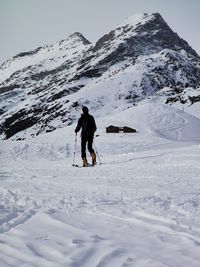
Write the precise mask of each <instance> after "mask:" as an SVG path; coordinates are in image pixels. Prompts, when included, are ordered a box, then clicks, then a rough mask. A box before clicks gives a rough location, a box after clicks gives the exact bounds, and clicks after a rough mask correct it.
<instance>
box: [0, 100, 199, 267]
mask: <svg viewBox="0 0 200 267" xmlns="http://www.w3.org/2000/svg"><path fill="white" fill-rule="evenodd" d="M149 105H150V104H147V106H146V105H144V107H138V109H139V111H140V112H141V109H143V111H144V116H143V119H144V123H145V124H146V125H147V124H148V127H147V126H146V125H145V127H147V129H145V128H142V126H141V128H140V132H139V133H137V134H135V135H123V134H119V135H117V136H115V135H106V134H104V133H103V132H102V133H101V134H100V137H98V138H96V140H95V144H96V147H97V148H98V152H99V154H100V157H101V160H102V161H103V164H102V165H101V166H97V167H94V168H73V167H72V166H71V164H72V156H73V144H74V136H73V131H72V128H70V127H69V128H68V129H67V130H65V129H61V130H58V131H57V132H53V133H51V134H49V135H47V136H48V139H47V137H46V135H43V136H41V137H38V138H35V139H33V141H30V142H27V141H20V142H12V141H1V143H0V144H1V153H0V161H1V169H0V182H1V184H0V266H1V267H8V266H12V267H45V266H48V267H51V266H53V267H64V266H65V267H66V266H69V267H107V266H109V267H110V266H112V267H131V266H134V267H169V266H170V267H199V262H200V253H199V252H200V204H199V203H200V175H199V173H200V166H199V161H200V154H199V149H200V138H199V139H198V133H196V135H195V131H193V132H192V133H190V132H189V130H188V129H189V128H188V127H192V129H200V127H199V125H198V123H199V120H198V119H197V118H196V119H194V118H193V117H191V116H189V115H188V114H186V113H184V112H181V111H178V110H176V109H169V108H167V107H162V106H158V107H156V108H154V107H152V105H150V106H149ZM147 107H148V108H149V110H150V111H151V112H149V110H148V109H147ZM129 112H130V113H129ZM123 114H124V115H123ZM147 114H151V115H150V117H147ZM131 116H132V113H131V111H127V112H125V113H122V114H119V120H121V121H126V120H127V122H128V121H131V120H133V121H135V123H136V124H137V123H138V125H140V124H139V122H140V117H137V116H138V115H137V110H136V111H135V113H134V116H135V117H131ZM145 118H146V120H145ZM107 120H108V123H109V121H112V117H111V118H108V119H107ZM101 127H102V129H103V128H104V125H102V126H101V125H100V129H101ZM198 127H199V128H198ZM66 136H67V137H68V140H67V142H66V140H65V138H66ZM47 140H48V141H47ZM66 143H67V144H66ZM77 148H78V149H77V155H76V162H77V163H79V164H81V162H80V159H79V155H80V142H79V143H78V146H77Z"/></svg>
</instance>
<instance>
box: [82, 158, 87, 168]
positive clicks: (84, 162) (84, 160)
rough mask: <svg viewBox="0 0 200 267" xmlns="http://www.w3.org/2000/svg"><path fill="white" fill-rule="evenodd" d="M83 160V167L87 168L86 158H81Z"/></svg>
mask: <svg viewBox="0 0 200 267" xmlns="http://www.w3.org/2000/svg"><path fill="white" fill-rule="evenodd" d="M82 160H83V167H87V166H88V162H87V159H86V158H82Z"/></svg>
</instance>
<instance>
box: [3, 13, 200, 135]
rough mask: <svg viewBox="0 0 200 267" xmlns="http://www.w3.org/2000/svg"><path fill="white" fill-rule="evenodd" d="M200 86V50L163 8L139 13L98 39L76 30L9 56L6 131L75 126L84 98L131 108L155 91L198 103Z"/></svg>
mask: <svg viewBox="0 0 200 267" xmlns="http://www.w3.org/2000/svg"><path fill="white" fill-rule="evenodd" d="M199 87H200V58H199V56H198V55H197V53H196V52H195V51H194V50H193V49H192V48H191V47H190V46H189V45H188V43H187V42H186V41H184V40H183V39H181V38H180V37H179V36H178V35H177V34H176V33H174V32H173V31H172V30H171V29H170V27H169V26H168V25H167V23H166V22H165V21H164V20H163V18H162V17H161V16H160V14H158V13H155V14H152V15H147V14H144V15H135V16H132V17H130V18H128V19H126V20H125V21H124V22H123V23H122V24H121V25H119V26H117V27H116V28H115V29H113V30H112V31H111V32H110V33H108V34H106V35H104V36H103V37H102V38H100V39H99V40H98V41H97V42H96V44H94V45H93V44H91V43H90V42H89V41H88V40H87V39H86V38H84V37H83V36H82V35H81V34H80V33H74V34H72V35H70V36H69V37H68V38H66V39H64V40H62V41H60V42H58V43H55V44H53V45H50V46H45V47H40V48H37V49H36V50H34V51H30V52H25V53H21V54H19V55H17V56H15V57H13V58H12V59H10V60H8V61H7V62H5V63H4V64H3V65H2V66H1V67H0V114H1V120H0V125H1V127H0V133H1V138H6V139H8V138H10V137H12V138H14V139H21V138H26V137H28V136H35V135H38V134H40V133H42V132H44V131H45V132H49V131H53V130H55V129H57V128H60V127H65V126H69V125H71V124H72V123H73V122H74V121H75V120H76V119H77V116H79V112H77V111H79V110H80V105H84V104H86V105H89V107H90V108H91V110H92V112H93V113H94V114H95V115H96V116H102V114H103V113H104V112H103V109H105V110H107V112H109V113H110V114H112V113H114V112H116V109H123V110H126V109H127V108H128V107H131V106H133V105H136V104H137V103H138V102H139V101H141V100H142V99H144V98H146V97H151V96H154V95H155V94H161V95H162V97H163V96H164V97H165V101H166V103H176V104H177V101H178V102H180V103H184V104H186V105H190V104H193V103H196V102H198V101H199V95H200V90H199ZM188 88H189V89H188ZM187 92H190V93H187ZM183 99H184V100H183Z"/></svg>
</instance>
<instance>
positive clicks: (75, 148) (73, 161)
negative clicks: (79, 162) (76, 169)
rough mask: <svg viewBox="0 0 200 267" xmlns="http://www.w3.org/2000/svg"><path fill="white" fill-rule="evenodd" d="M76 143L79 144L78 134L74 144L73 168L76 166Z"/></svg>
mask: <svg viewBox="0 0 200 267" xmlns="http://www.w3.org/2000/svg"><path fill="white" fill-rule="evenodd" d="M76 143H77V133H76V135H75V144H74V158H73V164H72V166H75V158H76Z"/></svg>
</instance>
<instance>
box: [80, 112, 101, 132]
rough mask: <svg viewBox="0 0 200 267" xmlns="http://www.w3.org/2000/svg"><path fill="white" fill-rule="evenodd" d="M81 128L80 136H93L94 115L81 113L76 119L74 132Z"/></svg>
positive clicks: (94, 129)
mask: <svg viewBox="0 0 200 267" xmlns="http://www.w3.org/2000/svg"><path fill="white" fill-rule="evenodd" d="M81 128H82V131H81V135H82V136H93V135H94V132H95V131H96V129H97V127H96V123H95V120H94V117H93V116H92V115H90V114H82V115H81V117H80V119H79V120H78V124H77V126H76V130H75V132H76V133H77V132H78V131H80V129H81Z"/></svg>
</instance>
